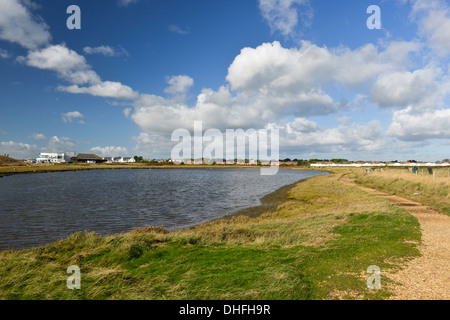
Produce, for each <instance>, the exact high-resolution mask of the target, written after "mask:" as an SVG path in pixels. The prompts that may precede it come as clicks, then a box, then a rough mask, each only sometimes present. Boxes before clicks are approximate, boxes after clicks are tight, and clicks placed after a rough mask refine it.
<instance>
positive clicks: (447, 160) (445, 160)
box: [442, 159, 450, 162]
mask: <svg viewBox="0 0 450 320" xmlns="http://www.w3.org/2000/svg"><path fill="white" fill-rule="evenodd" d="M442 162H450V159H444V160H442Z"/></svg>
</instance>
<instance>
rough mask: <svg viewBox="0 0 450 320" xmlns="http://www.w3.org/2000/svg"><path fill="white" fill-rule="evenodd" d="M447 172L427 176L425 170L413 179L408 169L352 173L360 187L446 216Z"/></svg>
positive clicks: (448, 196)
mask: <svg viewBox="0 0 450 320" xmlns="http://www.w3.org/2000/svg"><path fill="white" fill-rule="evenodd" d="M422 171H423V172H422ZM449 172H450V169H449V168H438V169H434V175H429V174H428V172H427V171H426V168H425V169H421V170H420V171H419V172H418V174H417V175H416V174H413V173H412V172H410V171H409V170H408V169H388V170H383V171H381V170H377V171H375V172H373V173H371V174H365V173H364V172H363V171H362V170H354V171H353V175H354V177H355V178H356V182H357V183H359V184H361V185H364V186H367V187H370V188H373V189H377V190H380V191H384V192H388V193H392V194H396V195H399V196H402V197H405V198H408V199H411V200H416V201H418V202H421V203H423V204H426V205H428V206H430V207H432V208H434V209H436V210H437V211H439V212H440V213H443V214H446V215H449V216H450V173H449Z"/></svg>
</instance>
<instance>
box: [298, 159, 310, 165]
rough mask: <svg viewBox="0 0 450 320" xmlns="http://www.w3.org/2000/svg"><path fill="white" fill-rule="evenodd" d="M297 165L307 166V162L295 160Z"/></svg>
mask: <svg viewBox="0 0 450 320" xmlns="http://www.w3.org/2000/svg"><path fill="white" fill-rule="evenodd" d="M297 165H298V166H309V161H308V160H301V159H300V160H297Z"/></svg>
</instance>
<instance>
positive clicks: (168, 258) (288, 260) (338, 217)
mask: <svg viewBox="0 0 450 320" xmlns="http://www.w3.org/2000/svg"><path fill="white" fill-rule="evenodd" d="M339 176H340V175H330V176H317V177H314V178H311V179H308V180H306V181H303V182H300V183H298V184H296V185H295V186H294V187H293V188H292V189H291V190H290V191H288V193H287V196H286V198H285V200H283V203H282V204H281V205H279V206H278V207H277V208H276V209H275V208H267V210H268V211H267V212H265V213H263V214H261V213H260V212H258V214H257V215H254V216H255V218H250V217H248V216H246V215H241V216H237V217H234V218H232V219H222V220H216V221H213V222H210V223H206V224H202V225H200V226H197V227H193V228H190V229H187V230H178V231H173V232H167V231H165V230H163V229H161V228H152V227H148V228H143V229H138V230H135V231H133V232H130V233H127V234H120V235H114V236H107V237H101V236H99V235H97V234H94V233H85V232H79V233H75V234H72V235H71V236H70V237H68V238H67V239H64V240H60V241H58V242H55V243H53V244H50V245H47V246H44V247H39V248H34V249H28V250H23V251H5V252H1V253H0V298H1V299H334V298H347V299H364V298H368V299H383V298H385V297H387V296H389V292H388V291H387V290H386V284H387V283H386V282H387V279H385V278H384V277H382V289H381V290H375V291H370V290H368V289H367V285H366V280H367V278H368V276H369V275H367V274H365V271H366V269H367V268H368V267H369V266H370V265H378V266H379V267H380V268H381V270H382V272H383V270H387V269H389V270H391V269H396V268H398V267H399V266H400V261H404V259H409V258H412V257H414V256H417V255H418V254H419V252H418V250H417V248H416V243H418V242H419V241H420V230H419V226H418V223H417V220H416V219H415V218H413V217H412V216H411V215H409V214H408V213H407V212H406V211H404V210H403V209H400V208H398V207H396V206H393V205H391V204H389V202H388V201H387V200H384V199H380V198H377V197H374V196H371V195H368V194H367V193H364V192H363V191H361V190H359V189H358V188H356V187H352V186H346V185H343V184H342V183H340V182H339V181H338V178H339ZM71 265H77V266H79V267H80V269H81V286H82V287H81V289H80V290H68V289H67V287H66V280H67V277H68V276H69V275H68V274H67V273H66V269H67V267H69V266H71Z"/></svg>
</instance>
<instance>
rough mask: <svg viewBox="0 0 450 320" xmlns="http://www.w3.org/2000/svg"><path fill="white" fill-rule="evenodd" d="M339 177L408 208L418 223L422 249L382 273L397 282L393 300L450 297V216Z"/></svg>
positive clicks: (393, 288) (391, 288)
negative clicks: (401, 266)
mask: <svg viewBox="0 0 450 320" xmlns="http://www.w3.org/2000/svg"><path fill="white" fill-rule="evenodd" d="M341 181H342V182H343V183H345V184H351V185H354V186H357V187H358V188H360V189H362V190H364V191H366V192H368V193H371V194H375V195H378V196H380V197H383V198H386V199H388V200H390V201H391V202H392V203H394V204H396V205H398V206H399V207H402V208H404V209H405V210H407V211H408V212H410V213H411V214H412V215H413V216H414V217H416V218H417V220H418V221H419V223H420V227H421V230H422V245H420V247H419V249H420V252H421V253H422V256H421V257H418V258H416V259H414V260H412V261H410V262H408V263H407V265H406V266H405V268H404V269H402V270H400V271H398V272H396V273H390V274H383V271H382V274H383V275H385V276H387V277H388V278H390V279H392V280H393V281H395V282H396V283H399V284H401V285H397V286H394V287H390V290H391V291H392V292H393V293H394V294H395V296H393V297H392V298H391V299H393V300H449V299H450V217H449V216H446V215H443V214H440V213H438V212H436V211H434V210H433V209H431V208H429V207H427V206H424V205H423V204H421V203H419V202H415V201H411V200H409V199H405V198H402V197H399V196H396V195H392V194H387V193H384V192H380V191H377V190H374V189H370V188H366V187H362V186H359V185H357V184H355V183H354V182H353V180H351V179H349V178H348V177H346V176H344V177H343V178H342V179H341Z"/></svg>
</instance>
